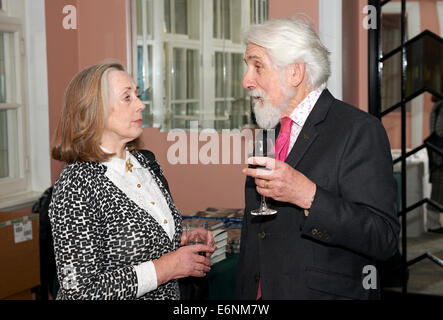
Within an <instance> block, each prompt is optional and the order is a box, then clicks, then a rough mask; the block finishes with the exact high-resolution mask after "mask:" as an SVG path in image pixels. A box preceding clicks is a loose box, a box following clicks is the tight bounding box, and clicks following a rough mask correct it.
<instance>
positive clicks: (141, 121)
mask: <svg viewBox="0 0 443 320" xmlns="http://www.w3.org/2000/svg"><path fill="white" fill-rule="evenodd" d="M134 122H135V123H137V124H143V120H142V119H138V120H135V121H134Z"/></svg>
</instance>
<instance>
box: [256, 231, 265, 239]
mask: <svg viewBox="0 0 443 320" xmlns="http://www.w3.org/2000/svg"><path fill="white" fill-rule="evenodd" d="M258 237H259V238H260V239H264V238H265V237H266V233H265V232H264V231H262V232H259V233H258Z"/></svg>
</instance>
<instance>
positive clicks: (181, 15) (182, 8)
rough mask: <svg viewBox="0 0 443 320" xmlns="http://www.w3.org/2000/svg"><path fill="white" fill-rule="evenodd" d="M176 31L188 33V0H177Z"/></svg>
mask: <svg viewBox="0 0 443 320" xmlns="http://www.w3.org/2000/svg"><path fill="white" fill-rule="evenodd" d="M174 13H175V33H178V34H188V6H187V0H175V12H174Z"/></svg>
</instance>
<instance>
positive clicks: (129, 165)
mask: <svg viewBox="0 0 443 320" xmlns="http://www.w3.org/2000/svg"><path fill="white" fill-rule="evenodd" d="M132 166H133V164H132V163H131V159H130V158H128V160H126V172H128V171H129V172H132Z"/></svg>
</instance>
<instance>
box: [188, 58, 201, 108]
mask: <svg viewBox="0 0 443 320" xmlns="http://www.w3.org/2000/svg"><path fill="white" fill-rule="evenodd" d="M198 65H199V64H198V52H197V50H187V51H186V68H187V70H186V80H187V81H186V84H187V90H186V91H187V95H186V96H187V98H188V99H197V98H198V86H199V78H198Z"/></svg>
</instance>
